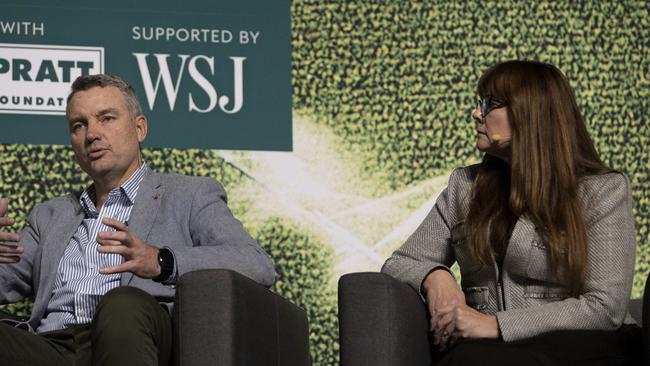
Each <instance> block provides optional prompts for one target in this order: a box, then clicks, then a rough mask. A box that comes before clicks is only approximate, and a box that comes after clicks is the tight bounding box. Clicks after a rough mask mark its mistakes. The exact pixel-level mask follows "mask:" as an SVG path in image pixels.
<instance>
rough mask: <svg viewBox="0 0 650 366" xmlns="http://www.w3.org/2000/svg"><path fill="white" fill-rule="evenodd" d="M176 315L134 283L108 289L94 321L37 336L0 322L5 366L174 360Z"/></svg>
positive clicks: (153, 364)
mask: <svg viewBox="0 0 650 366" xmlns="http://www.w3.org/2000/svg"><path fill="white" fill-rule="evenodd" d="M171 346H172V324H171V317H170V316H169V314H168V312H167V310H166V309H165V308H163V307H162V306H161V305H160V304H159V303H158V302H157V301H156V299H154V298H153V297H152V296H151V295H149V294H147V293H146V292H144V291H142V290H140V289H137V288H134V287H119V288H116V289H113V290H111V291H109V292H108V293H107V294H106V295H105V296H104V297H103V298H102V300H101V301H100V302H99V304H98V305H97V311H96V313H95V317H94V319H93V322H92V323H91V324H87V325H79V326H73V327H70V328H66V329H62V330H57V331H52V332H45V333H39V334H34V333H30V332H27V331H25V330H22V329H17V328H13V327H11V326H10V325H7V324H4V323H1V322H0V365H3V366H9V365H34V366H41V365H42V366H59V365H61V366H64V365H65V366H91V365H92V366H99V365H120V366H127V365H146V366H148V365H151V366H158V365H160V366H167V365H169V364H170V357H171Z"/></svg>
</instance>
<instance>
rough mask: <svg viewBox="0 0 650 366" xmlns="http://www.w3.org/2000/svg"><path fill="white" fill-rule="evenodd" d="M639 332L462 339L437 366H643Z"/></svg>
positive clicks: (629, 328)
mask: <svg viewBox="0 0 650 366" xmlns="http://www.w3.org/2000/svg"><path fill="white" fill-rule="evenodd" d="M640 351H641V329H640V328H639V327H637V326H631V325H624V326H623V327H622V328H621V329H620V330H618V331H613V332H610V331H596V330H564V331H557V332H551V333H546V334H542V335H540V336H537V337H533V338H529V339H524V340H521V341H516V342H507V343H506V342H504V341H502V340H496V339H463V340H460V341H459V342H458V343H457V344H456V345H455V346H453V347H452V348H450V349H449V350H448V351H446V352H443V353H442V354H439V355H438V356H439V357H440V359H439V362H438V363H436V366H451V365H463V366H472V365H477V366H490V365H499V366H520V365H526V366H529V365H530V366H560V365H567V366H569V365H585V366H586V365H591V366H615V365H642V364H643V363H642V362H641V354H640Z"/></svg>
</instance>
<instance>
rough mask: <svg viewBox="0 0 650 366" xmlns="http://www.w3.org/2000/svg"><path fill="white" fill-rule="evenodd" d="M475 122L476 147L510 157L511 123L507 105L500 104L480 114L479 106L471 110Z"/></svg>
mask: <svg viewBox="0 0 650 366" xmlns="http://www.w3.org/2000/svg"><path fill="white" fill-rule="evenodd" d="M472 118H473V119H474V122H476V148H477V149H479V150H480V151H482V152H485V153H488V154H490V155H494V156H496V157H498V158H501V159H504V160H509V159H510V140H511V138H512V123H511V122H510V117H509V116H508V107H507V106H502V107H497V108H494V109H492V110H490V111H489V112H488V113H487V114H486V115H485V116H483V115H481V109H480V108H479V107H477V108H475V109H474V110H473V111H472Z"/></svg>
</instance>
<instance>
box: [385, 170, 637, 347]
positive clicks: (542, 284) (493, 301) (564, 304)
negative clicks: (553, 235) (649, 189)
mask: <svg viewBox="0 0 650 366" xmlns="http://www.w3.org/2000/svg"><path fill="white" fill-rule="evenodd" d="M474 168H475V167H467V168H462V169H457V170H455V171H454V172H453V173H452V174H451V176H450V178H449V186H448V187H447V188H446V189H445V190H444V191H443V192H442V193H441V194H440V196H439V198H438V200H437V202H436V204H435V206H434V207H433V209H432V210H431V212H430V213H429V214H428V215H427V217H426V218H425V220H424V221H423V222H422V224H421V225H420V226H419V227H418V229H417V230H416V231H415V233H413V235H411V237H410V238H409V239H408V240H407V241H406V243H405V244H404V245H403V246H402V247H401V248H399V249H398V250H397V251H395V253H393V255H392V256H391V257H390V258H389V259H388V260H387V261H386V263H385V264H384V266H383V268H382V272H385V273H387V274H389V275H391V276H393V277H396V278H398V279H400V280H402V281H405V282H407V283H409V284H410V285H411V286H412V287H413V288H415V289H416V290H418V291H420V286H421V284H422V281H423V280H424V278H425V277H426V276H427V274H429V272H430V271H431V270H433V269H434V268H436V267H440V266H442V267H445V268H447V269H449V266H451V265H452V264H453V263H454V262H458V265H459V267H460V271H461V287H462V289H463V291H464V292H465V299H466V302H467V304H468V305H470V306H472V307H474V308H475V309H477V310H479V311H481V312H484V313H487V314H496V317H497V320H498V323H499V328H500V330H501V334H502V336H503V339H504V340H506V341H514V340H518V339H523V338H528V337H532V336H535V335H538V334H541V333H545V332H549V331H554V330H562V329H601V330H612V329H617V328H618V327H619V326H620V325H621V324H622V323H623V322H624V321H625V323H634V320H633V319H632V318H631V317H630V315H629V314H628V313H627V304H628V301H629V296H630V290H631V288H632V278H633V274H634V254H635V230H634V217H633V216H632V195H631V190H630V183H629V181H628V179H627V178H626V177H625V176H624V175H622V174H618V173H611V174H606V175H600V176H590V177H587V178H585V179H584V180H583V182H582V183H581V186H580V193H579V194H580V197H581V198H582V202H583V207H584V211H585V215H586V217H585V222H586V225H587V232H588V237H589V258H588V265H587V269H586V283H585V292H584V294H582V295H581V296H580V297H579V298H571V297H569V296H568V294H567V289H566V286H565V284H563V283H562V282H561V281H560V280H558V278H557V277H556V275H555V274H554V271H553V270H552V269H551V268H550V266H549V262H548V251H547V248H546V244H545V242H544V240H543V239H542V237H541V236H540V235H539V233H538V232H537V230H536V228H535V226H534V224H533V223H532V222H531V221H530V220H528V219H526V218H525V217H522V218H520V219H519V220H518V221H517V223H516V225H515V227H514V230H513V232H512V236H511V238H510V241H509V243H508V248H507V251H506V255H505V259H504V263H503V271H502V272H503V273H502V276H503V277H502V284H503V285H502V286H501V285H500V284H499V281H498V276H499V273H498V267H497V266H496V263H493V265H492V266H489V267H488V266H484V265H481V264H480V263H479V262H477V261H476V260H474V259H473V258H472V257H471V256H470V253H469V248H468V247H467V242H466V241H465V230H464V227H463V225H464V221H465V217H466V215H467V212H468V209H469V201H470V195H471V189H472V182H473V180H474V174H475V173H474V172H475V171H476V169H474Z"/></svg>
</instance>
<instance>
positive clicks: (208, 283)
mask: <svg viewBox="0 0 650 366" xmlns="http://www.w3.org/2000/svg"><path fill="white" fill-rule="evenodd" d="M174 304H175V305H174V314H173V322H174V350H173V352H172V353H173V357H174V362H173V365H175V366H203V365H206V366H207V365H211V366H212V365H233V366H234V365H237V366H244V365H246V366H249V365H250V366H265V365H268V366H280V365H282V366H285V365H286V366H294V365H295V366H307V365H309V364H310V360H309V329H308V324H307V315H306V314H305V312H304V310H302V309H300V308H299V307H297V306H295V305H293V304H292V303H291V302H289V301H287V300H285V299H284V298H282V297H280V296H278V295H276V294H274V293H272V292H271V291H269V290H268V289H266V288H265V287H263V286H260V285H259V284H257V283H256V282H255V281H253V280H251V279H249V278H247V277H245V276H243V275H241V274H239V273H237V272H234V271H230V270H223V269H215V270H204V271H196V272H191V273H187V274H185V275H183V276H182V277H181V278H180V279H179V283H178V286H177V288H176V300H175V302H174ZM204 314H210V315H208V316H205V315H204Z"/></svg>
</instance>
